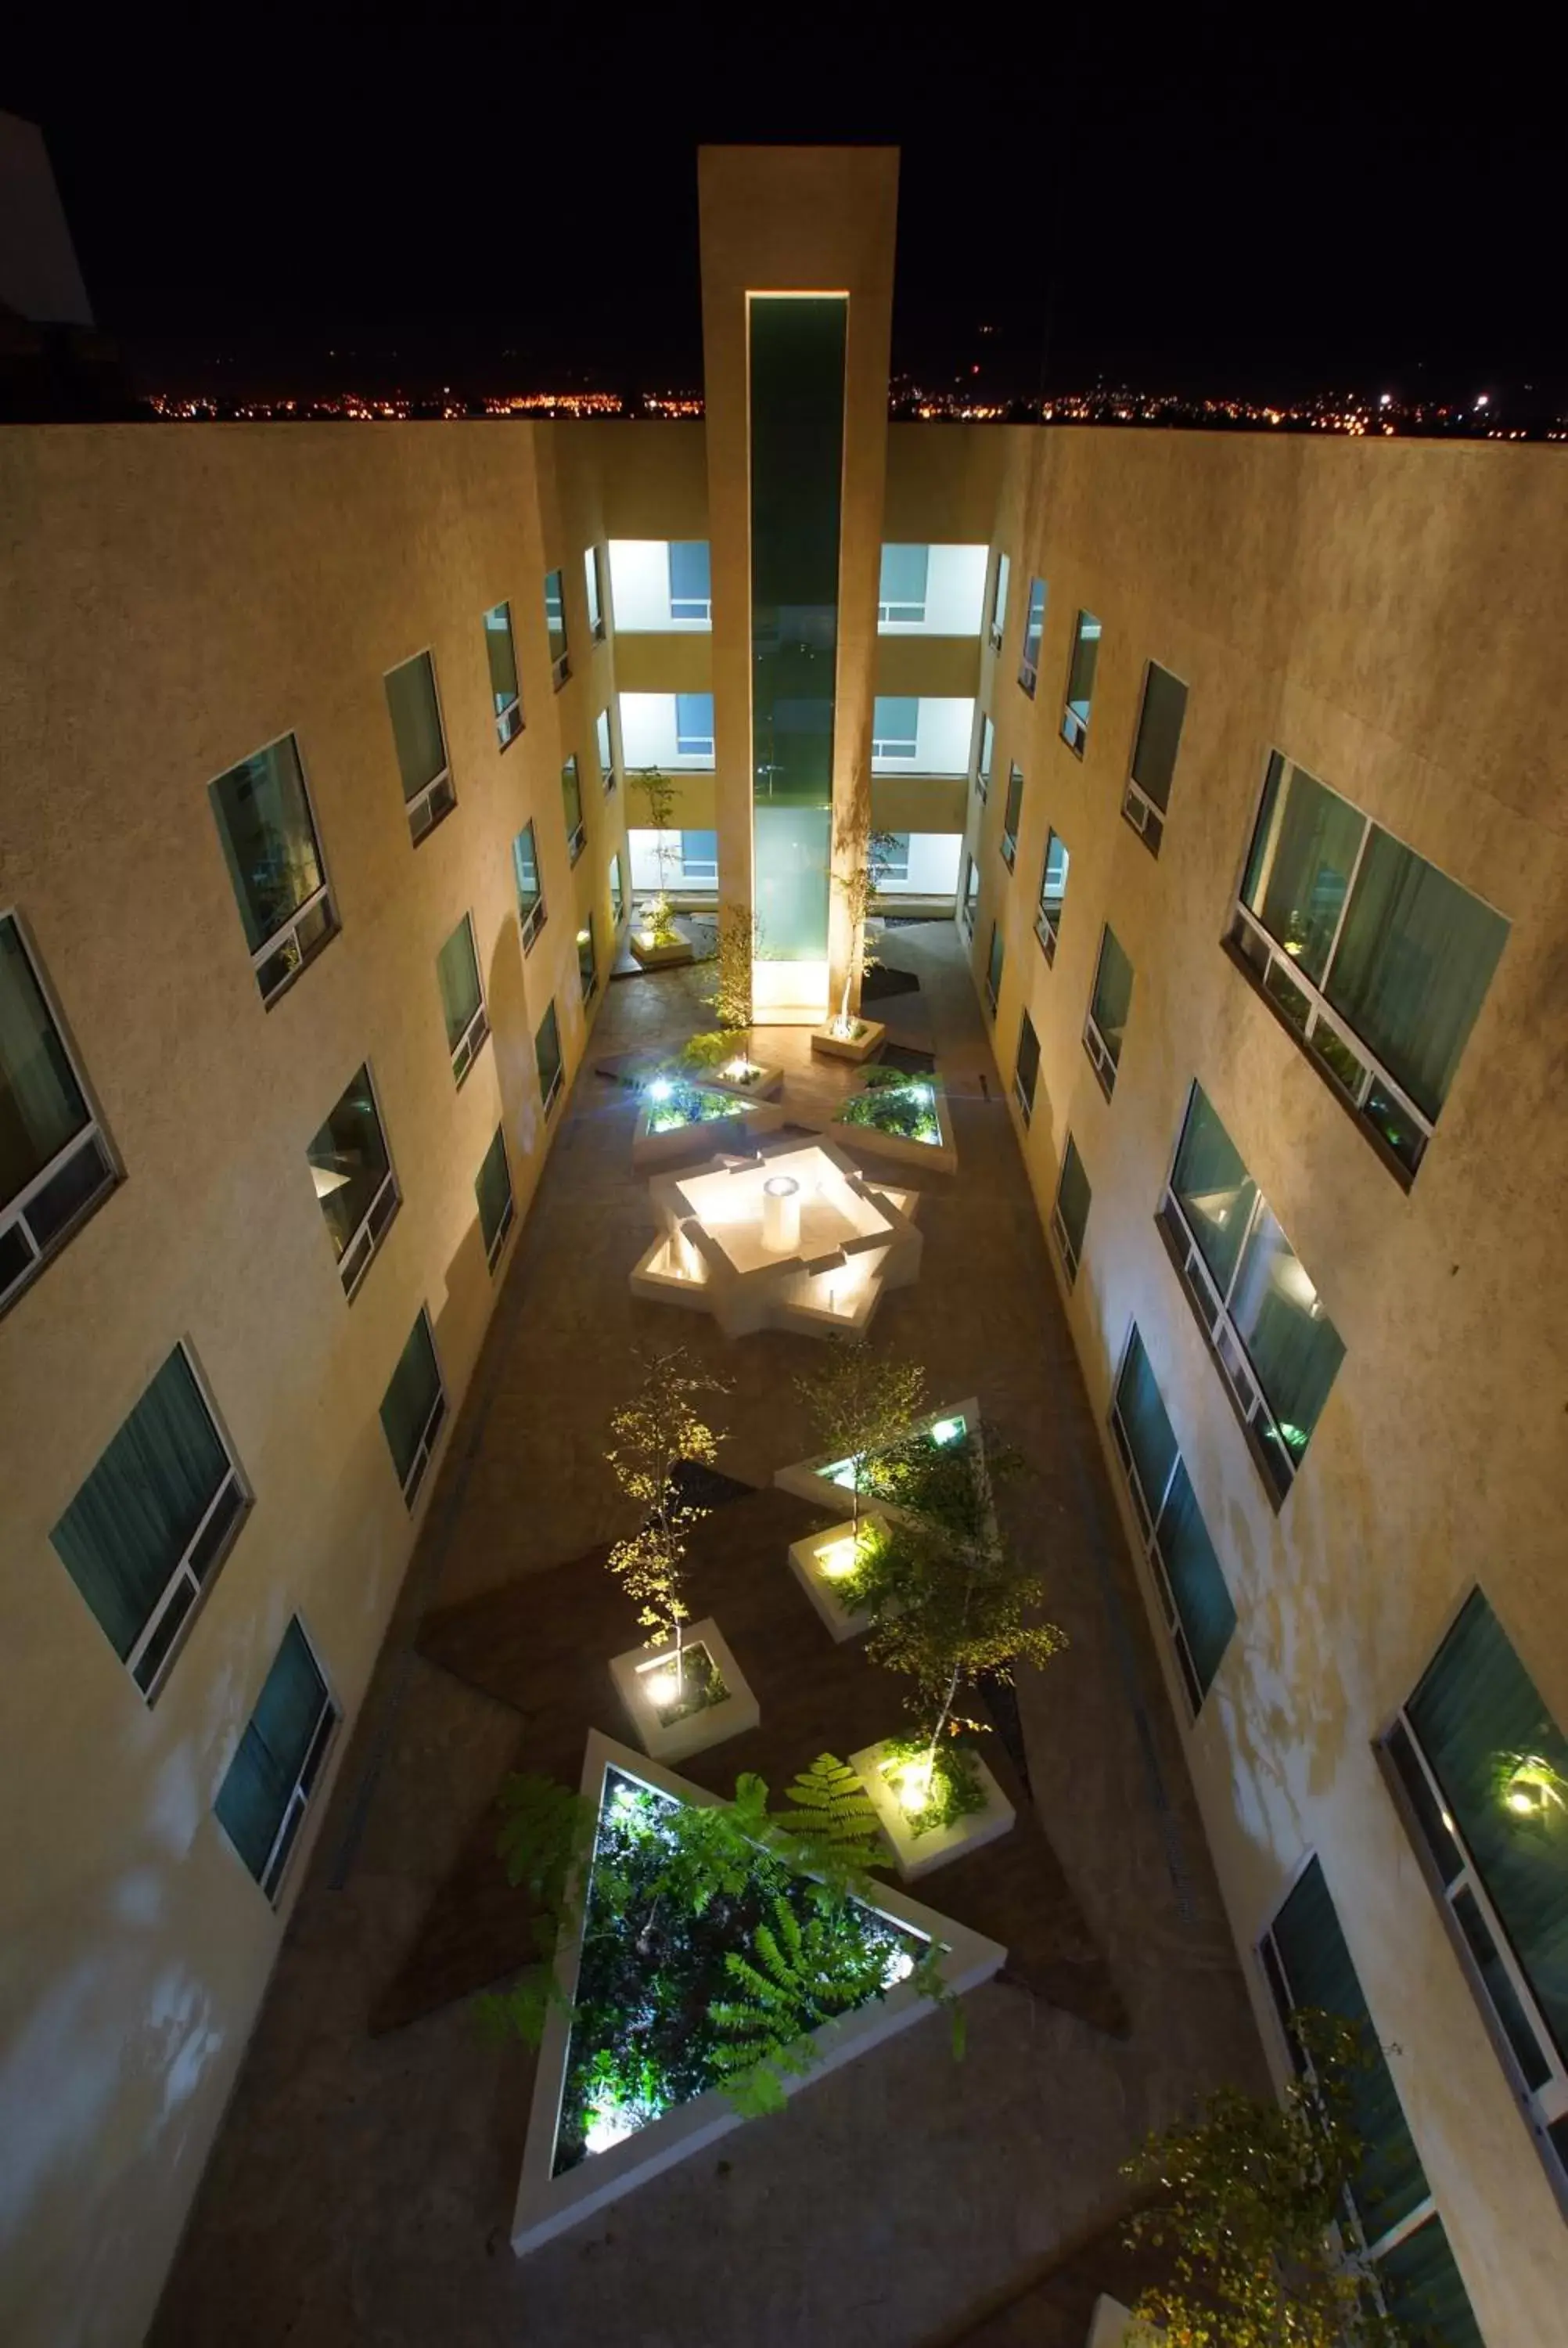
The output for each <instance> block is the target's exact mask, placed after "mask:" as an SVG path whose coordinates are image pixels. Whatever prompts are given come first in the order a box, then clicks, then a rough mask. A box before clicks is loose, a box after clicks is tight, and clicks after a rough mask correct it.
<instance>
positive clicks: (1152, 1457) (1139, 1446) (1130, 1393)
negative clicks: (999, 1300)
mask: <svg viewBox="0 0 1568 2348" xmlns="http://www.w3.org/2000/svg"><path fill="white" fill-rule="evenodd" d="M1085 1187H1086V1188H1087V1185H1086V1186H1085ZM1085 1212H1087V1210H1085ZM1068 1228H1069V1230H1071V1225H1069V1227H1068ZM1116 1408H1117V1411H1118V1413H1119V1415H1120V1416H1121V1420H1122V1429H1123V1431H1124V1432H1125V1434H1126V1437H1127V1447H1128V1449H1129V1450H1130V1451H1131V1452H1132V1465H1133V1466H1134V1468H1136V1469H1137V1470H1138V1481H1139V1483H1140V1484H1141V1485H1142V1486H1143V1497H1144V1498H1145V1499H1146V1500H1147V1502H1148V1504H1149V1507H1150V1509H1151V1510H1153V1509H1158V1508H1159V1505H1160V1502H1161V1499H1162V1498H1163V1495H1164V1490H1165V1486H1166V1484H1167V1483H1168V1482H1169V1480H1170V1475H1171V1470H1172V1468H1173V1467H1174V1466H1175V1464H1176V1438H1175V1435H1174V1433H1173V1430H1172V1426H1171V1422H1170V1420H1169V1418H1168V1417H1167V1416H1165V1405H1164V1402H1163V1398H1162V1395H1161V1393H1160V1389H1159V1387H1158V1386H1157V1385H1155V1383H1154V1373H1153V1370H1152V1369H1151V1368H1150V1366H1149V1357H1148V1355H1147V1354H1145V1353H1144V1351H1143V1338H1142V1337H1141V1336H1140V1335H1139V1334H1138V1332H1137V1330H1136V1329H1134V1330H1133V1332H1132V1337H1131V1338H1130V1339H1129V1341H1128V1345H1127V1358H1126V1360H1125V1361H1124V1362H1123V1363H1122V1375H1121V1376H1120V1377H1119V1378H1118V1379H1117V1381H1116Z"/></svg>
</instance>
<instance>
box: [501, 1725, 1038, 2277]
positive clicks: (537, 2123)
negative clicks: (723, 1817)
mask: <svg viewBox="0 0 1568 2348" xmlns="http://www.w3.org/2000/svg"><path fill="white" fill-rule="evenodd" d="M610 1769H615V1770H618V1771H619V1772H620V1774H621V1775H623V1776H628V1777H630V1778H633V1779H635V1780H637V1781H638V1782H639V1783H641V1784H642V1785H644V1786H648V1787H651V1788H652V1789H653V1790H654V1791H655V1792H657V1793H661V1794H670V1795H673V1796H674V1797H675V1798H676V1799H677V1800H680V1801H684V1802H696V1803H701V1804H703V1805H709V1806H711V1805H714V1804H716V1803H717V1802H718V1801H719V1800H720V1798H721V1797H720V1796H718V1795H717V1794H711V1793H709V1792H707V1791H706V1790H705V1789H704V1788H703V1787H701V1786H693V1785H692V1784H691V1783H690V1781H689V1780H688V1779H686V1778H684V1777H679V1776H676V1775H675V1773H674V1771H673V1770H671V1769H667V1768H665V1767H664V1766H662V1765H661V1763H659V1762H657V1761H651V1760H650V1759H649V1758H648V1756H647V1755H646V1754H643V1753H637V1752H634V1751H632V1749H631V1748H630V1746H625V1745H618V1744H617V1743H616V1742H615V1740H614V1739H613V1738H612V1737H609V1736H606V1735H603V1734H602V1732H601V1731H600V1730H599V1729H590V1730H589V1737H588V1750H587V1755H586V1757H585V1759H584V1763H583V1773H582V1792H583V1794H584V1796H585V1797H587V1799H588V1800H589V1801H590V1802H592V1803H594V1804H595V1806H596V1807H598V1806H599V1805H600V1804H601V1803H602V1800H603V1795H604V1780H605V1775H606V1772H607V1771H608V1770H610ZM876 1912H877V1913H878V1914H880V1915H884V1916H886V1918H887V1919H888V1920H889V1921H890V1922H892V1923H895V1924H898V1925H901V1926H903V1927H905V1928H906V1929H907V1930H908V1931H914V1932H917V1933H918V1934H920V1935H921V1936H922V1938H924V1939H926V1940H931V1941H940V1942H941V1943H942V1944H943V1945H944V1947H945V1948H946V1950H947V1955H946V1956H945V1957H944V1958H943V1960H942V1968H941V1970H942V1978H943V1980H944V1981H945V1982H947V1984H948V1988H949V1989H951V1990H953V1991H954V1992H955V1993H962V1992H964V1991H966V1990H970V1989H977V1988H978V1987H979V1984H980V1983H981V1982H986V1981H989V1980H990V1978H991V1976H992V1975H993V1974H994V1973H995V1972H998V1971H999V1968H1000V1967H1001V1965H1002V1964H1003V1963H1004V1962H1005V1961H1006V1957H1007V1951H1006V1950H1005V1949H1004V1948H1002V1947H1001V1946H1000V1945H999V1943H998V1942H997V1941H989V1940H987V1939H985V1938H984V1936H983V1935H982V1934H980V1933H979V1932H974V1931H970V1930H969V1928H968V1926H967V1925H964V1924H957V1923H954V1922H953V1921H952V1920H951V1918H950V1917H947V1916H941V1915H938V1913H937V1912H936V1910H933V1909H930V1908H927V1907H923V1906H922V1905H921V1903H920V1902H919V1901H918V1900H911V1899H910V1898H909V1897H908V1895H907V1893H906V1892H902V1891H895V1890H892V1889H890V1888H889V1889H886V1890H884V1889H883V1888H882V1887H881V1886H878V1888H877V1895H876ZM580 1954H581V1944H580V1940H574V1941H573V1942H572V1944H571V1945H570V1946H569V1948H567V1949H564V1950H562V1951H561V1952H559V1975H560V1980H561V1983H562V1986H563V1988H564V1989H565V1991H566V1993H567V1995H568V1997H569V1998H571V1997H572V1996H574V1995H575V1994H576V1990H577V1975H578V1963H579V1957H580ZM930 2011H931V2007H930V2001H929V2000H928V1999H927V1998H923V1997H921V1996H920V1995H919V1993H918V1992H917V1991H916V1990H915V1989H913V1988H912V1987H911V1986H910V1984H909V1983H908V1982H899V1983H898V1984H897V1987H895V1988H893V1989H891V1990H889V1992H888V1993H887V1995H886V1997H885V1998H882V1999H880V2000H877V2001H876V2002H875V2003H872V2004H870V2005H865V2006H861V2007H860V2008H859V2009H858V2010H857V2011H856V2013H847V2014H842V2015H840V2016H838V2017H837V2018H836V2019H835V2021H832V2022H829V2023H825V2024H823V2026H822V2028H821V2029H819V2030H817V2031H816V2032H815V2033H814V2038H815V2044H817V2046H818V2047H819V2048H820V2049H821V2059H820V2060H819V2061H818V2063H817V2064H816V2065H815V2067H814V2068H813V2069H812V2070H811V2071H809V2072H808V2073H806V2074H805V2075H804V2077H801V2078H794V2077H791V2078H788V2079H786V2080H785V2081H784V2093H785V2095H786V2096H794V2095H797V2094H798V2093H799V2092H800V2090H801V2089H802V2088H804V2087H809V2086H810V2085H812V2083H813V2081H814V2080H815V2079H818V2078H821V2077H822V2076H823V2075H824V2074H825V2073H826V2072H828V2071H834V2070H836V2069H837V2068H838V2067H839V2065H841V2064H845V2063H851V2062H853V2061H854V2060H855V2058H856V2055H865V2054H867V2053H869V2052H870V2050H871V2048H873V2047H874V2046H878V2045H880V2044H882V2043H883V2041H884V2040H886V2039H888V2038H893V2037H896V2036H897V2034H898V2033H899V2032H900V2031H903V2030H907V2029H908V2028H910V2027H911V2025H912V2024H915V2023H917V2022H918V2021H919V2020H920V2018H921V2017H922V2015H923V2014H926V2013H929V2012H930ZM569 2039H570V2021H569V2015H568V2014H567V2013H563V2012H562V2011H561V2010H560V2008H559V2007H555V2008H552V2010H551V2013H550V2015H549V2019H548V2022H547V2024H546V2025H545V2033H544V2038H543V2041H542V2043H541V2044H540V2047H539V2059H538V2072H537V2074H536V2075H535V2079H534V2093H533V2101H532V2104H531V2106H530V2107H529V2112H528V2142H527V2144H526V2145H525V2147H524V2149H523V2171H522V2177H521V2179H520V2181H519V2184H518V2200H517V2208H516V2210H515V2212H514V2214H513V2219H512V2249H513V2250H514V2251H515V2252H516V2254H517V2255H518V2258H523V2257H525V2256H526V2255H527V2254H528V2251H530V2250H537V2249H538V2247H539V2246H540V2244H541V2243H544V2242H548V2241H551V2240H554V2238H555V2237H556V2236H557V2235H558V2234H564V2233H566V2232H567V2231H568V2230H569V2229H570V2228H571V2227H573V2226H576V2225H579V2224H580V2223H581V2221H582V2220H583V2219H586V2218H589V2217H592V2216H593V2215H594V2214H595V2212H596V2211H598V2210H600V2209H606V2208H607V2207H608V2206H609V2205H610V2203H611V2202H612V2201H618V2200H620V2199H621V2197H622V2196H623V2195H625V2194H627V2193H631V2192H634V2191H635V2190H636V2188H638V2186H640V2185H643V2184H646V2183H647V2181H648V2179H649V2178H652V2177H657V2176H659V2175H661V2173H662V2171H663V2170H665V2169H667V2168H674V2167H675V2166H676V2164H677V2163H678V2162H680V2161H682V2160H686V2159H688V2158H690V2157H691V2156H692V2154H693V2153H696V2152H701V2151H702V2149H703V2148H704V2147H706V2146H708V2145H711V2144H713V2143H715V2142H716V2141H717V2140H718V2138H719V2137H723V2136H728V2135H729V2133H730V2131H731V2130H732V2129H733V2128H737V2127H742V2126H743V2125H744V2123H743V2120H742V2117H741V2115H740V2114H739V2113H738V2112H737V2111H736V2110H735V2108H734V2106H733V2105H732V2104H731V2103H730V2102H729V2101H728V2099H727V2098H726V2097H725V2096H723V2095H722V2094H721V2093H720V2092H719V2090H718V2089H717V2088H712V2087H711V2088H709V2089H708V2090H707V2092H706V2093H705V2094H703V2095H701V2096H695V2097H693V2099H692V2102H691V2103H689V2104H682V2105H681V2106H679V2107H678V2108H677V2109H675V2110H673V2111H670V2112H666V2113H665V2114H664V2115H663V2116H662V2117H661V2118H660V2119H657V2120H653V2121H651V2123H650V2124H649V2126H648V2127H645V2128H640V2129H639V2130H638V2132H637V2134H636V2135H635V2136H630V2137H623V2138H622V2139H621V2140H620V2143H619V2144H613V2145H610V2147H607V2149H606V2150H604V2151H603V2152H600V2153H595V2154H594V2155H593V2156H592V2157H591V2158H589V2159H587V2160H584V2161H582V2162H580V2163H579V2166H578V2167H577V2168H569V2169H567V2170H566V2171H565V2172H564V2174H563V2175H561V2176H559V2177H557V2176H555V2175H554V2174H552V2172H553V2169H554V2167H555V2155H556V2139H557V2137H558V2134H559V2127H560V2113H561V2099H562V2096H563V2095H564V2093H565V2089H566V2065H567V2054H568V2048H569Z"/></svg>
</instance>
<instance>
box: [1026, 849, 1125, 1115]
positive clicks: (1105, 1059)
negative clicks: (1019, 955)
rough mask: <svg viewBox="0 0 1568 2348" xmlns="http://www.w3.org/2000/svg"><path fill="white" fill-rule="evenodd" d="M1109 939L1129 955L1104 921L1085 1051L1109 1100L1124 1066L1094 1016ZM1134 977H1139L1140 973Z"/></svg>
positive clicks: (1085, 1022) (1086, 1023)
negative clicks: (1114, 940)
mask: <svg viewBox="0 0 1568 2348" xmlns="http://www.w3.org/2000/svg"><path fill="white" fill-rule="evenodd" d="M1042 885H1043V884H1042ZM1107 938H1116V945H1117V950H1118V952H1119V953H1122V955H1123V957H1126V955H1127V950H1126V948H1125V946H1123V945H1122V941H1121V939H1120V938H1117V937H1116V932H1115V931H1114V930H1113V929H1112V926H1111V924H1110V922H1102V923H1101V925H1100V951H1099V953H1097V954H1096V955H1095V957H1094V978H1093V982H1092V983H1091V986H1090V989H1089V1007H1088V1009H1087V1010H1086V1011H1085V1012H1084V1014H1083V1048H1084V1050H1085V1052H1087V1054H1088V1055H1089V1065H1090V1066H1091V1068H1092V1069H1093V1071H1094V1073H1095V1076H1097V1077H1098V1079H1099V1082H1100V1089H1101V1091H1102V1093H1103V1094H1104V1096H1105V1097H1106V1099H1107V1100H1109V1099H1110V1098H1111V1097H1112V1094H1113V1093H1114V1092H1115V1090H1116V1077H1117V1073H1118V1071H1119V1069H1120V1068H1121V1066H1122V1053H1121V1049H1120V1046H1118V1048H1117V1049H1116V1050H1115V1051H1114V1052H1113V1051H1112V1048H1111V1046H1110V1044H1109V1043H1108V1042H1107V1041H1106V1038H1105V1036H1104V1035H1103V1034H1102V1030H1101V1026H1100V1023H1099V1021H1098V1020H1097V1019H1096V1018H1095V1016H1094V998H1095V996H1096V995H1097V994H1099V992H1100V973H1101V969H1102V966H1103V963H1104V961H1105V941H1106V939H1107ZM1127 967H1128V969H1129V970H1132V961H1131V959H1130V958H1127ZM1133 975H1134V977H1136V975H1137V973H1136V972H1134V973H1133ZM1127 1014H1128V1017H1129V1018H1131V1016H1132V997H1131V995H1129V997H1128V1003H1127Z"/></svg>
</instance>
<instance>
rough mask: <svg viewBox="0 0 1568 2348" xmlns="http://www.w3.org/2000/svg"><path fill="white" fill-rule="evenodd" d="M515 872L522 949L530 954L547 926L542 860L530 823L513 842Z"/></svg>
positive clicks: (525, 825) (513, 866)
mask: <svg viewBox="0 0 1568 2348" xmlns="http://www.w3.org/2000/svg"><path fill="white" fill-rule="evenodd" d="M512 871H513V874H514V876H515V877H516V880H517V883H518V922H520V923H521V925H522V932H523V952H524V953H528V948H529V947H530V946H531V945H532V944H533V942H534V940H535V939H536V938H537V937H538V933H539V932H540V931H541V930H542V929H543V928H544V925H545V898H544V891H543V889H542V888H541V886H540V884H539V860H538V851H537V850H536V849H535V847H534V828H533V825H532V824H531V823H526V824H524V826H523V828H522V829H521V831H519V832H518V836H517V838H516V839H514V840H513V842H512Z"/></svg>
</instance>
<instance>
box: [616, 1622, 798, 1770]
mask: <svg viewBox="0 0 1568 2348" xmlns="http://www.w3.org/2000/svg"><path fill="white" fill-rule="evenodd" d="M682 1646H683V1647H684V1649H685V1651H686V1653H687V1655H688V1656H689V1657H691V1658H692V1668H693V1669H696V1668H699V1665H698V1664H697V1662H696V1654H695V1651H696V1650H697V1649H699V1648H706V1649H707V1652H708V1655H709V1658H710V1660H711V1661H712V1663H713V1665H714V1667H715V1669H716V1670H717V1672H718V1674H719V1677H720V1679H721V1680H722V1681H723V1684H724V1689H725V1694H723V1697H722V1698H721V1699H720V1701H719V1702H718V1703H717V1704H704V1705H703V1706H702V1710H701V1711H700V1712H689V1713H687V1714H685V1715H684V1716H683V1717H682V1718H681V1719H679V1720H667V1719H666V1718H665V1717H664V1715H663V1714H662V1712H661V1709H660V1707H659V1705H658V1704H657V1703H656V1702H655V1700H654V1693H653V1691H654V1688H655V1687H656V1686H658V1685H660V1684H661V1683H663V1682H664V1680H665V1678H666V1676H667V1675H672V1671H673V1666H672V1663H671V1657H672V1656H673V1655H674V1653H675V1643H674V1641H673V1640H670V1639H666V1640H662V1641H661V1642H660V1643H659V1644H658V1645H657V1646H654V1647H632V1648H630V1649H629V1650H628V1652H627V1653H625V1654H624V1655H616V1656H614V1657H612V1658H611V1661H610V1678H611V1679H612V1680H613V1681H614V1682H615V1692H616V1694H618V1695H619V1696H620V1701H621V1703H622V1704H624V1705H625V1706H626V1709H627V1712H628V1714H629V1715H630V1720H631V1725H632V1728H633V1730H634V1731H635V1733H636V1735H638V1736H640V1737H641V1740H642V1747H643V1750H644V1752H646V1753H648V1754H650V1755H651V1756H652V1758H653V1759H654V1760H655V1761H684V1760H685V1759H686V1757H687V1756H688V1755H689V1754H692V1753H705V1752H706V1751H707V1749H708V1747H709V1746H710V1745H723V1742H724V1739H725V1738H726V1737H727V1736H740V1735H743V1733H744V1732H745V1730H747V1729H748V1728H754V1727H755V1726H756V1725H757V1723H758V1721H759V1719H760V1718H761V1717H762V1715H761V1714H760V1712H759V1711H758V1708H757V1700H756V1697H755V1696H754V1695H753V1694H752V1691H751V1689H750V1688H749V1687H748V1686H747V1684H746V1678H745V1674H744V1673H743V1671H742V1669H741V1667H740V1665H739V1663H736V1661H735V1659H734V1656H733V1654H732V1653H731V1652H730V1648H729V1643H728V1642H727V1641H726V1640H725V1639H724V1637H723V1634H722V1633H721V1632H720V1629H719V1626H718V1624H717V1623H716V1622H714V1620H713V1618H712V1615H711V1614H709V1615H705V1616H704V1617H703V1619H702V1622H692V1623H691V1624H689V1625H688V1626H687V1629H686V1632H685V1634H684V1637H683V1638H682Z"/></svg>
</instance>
